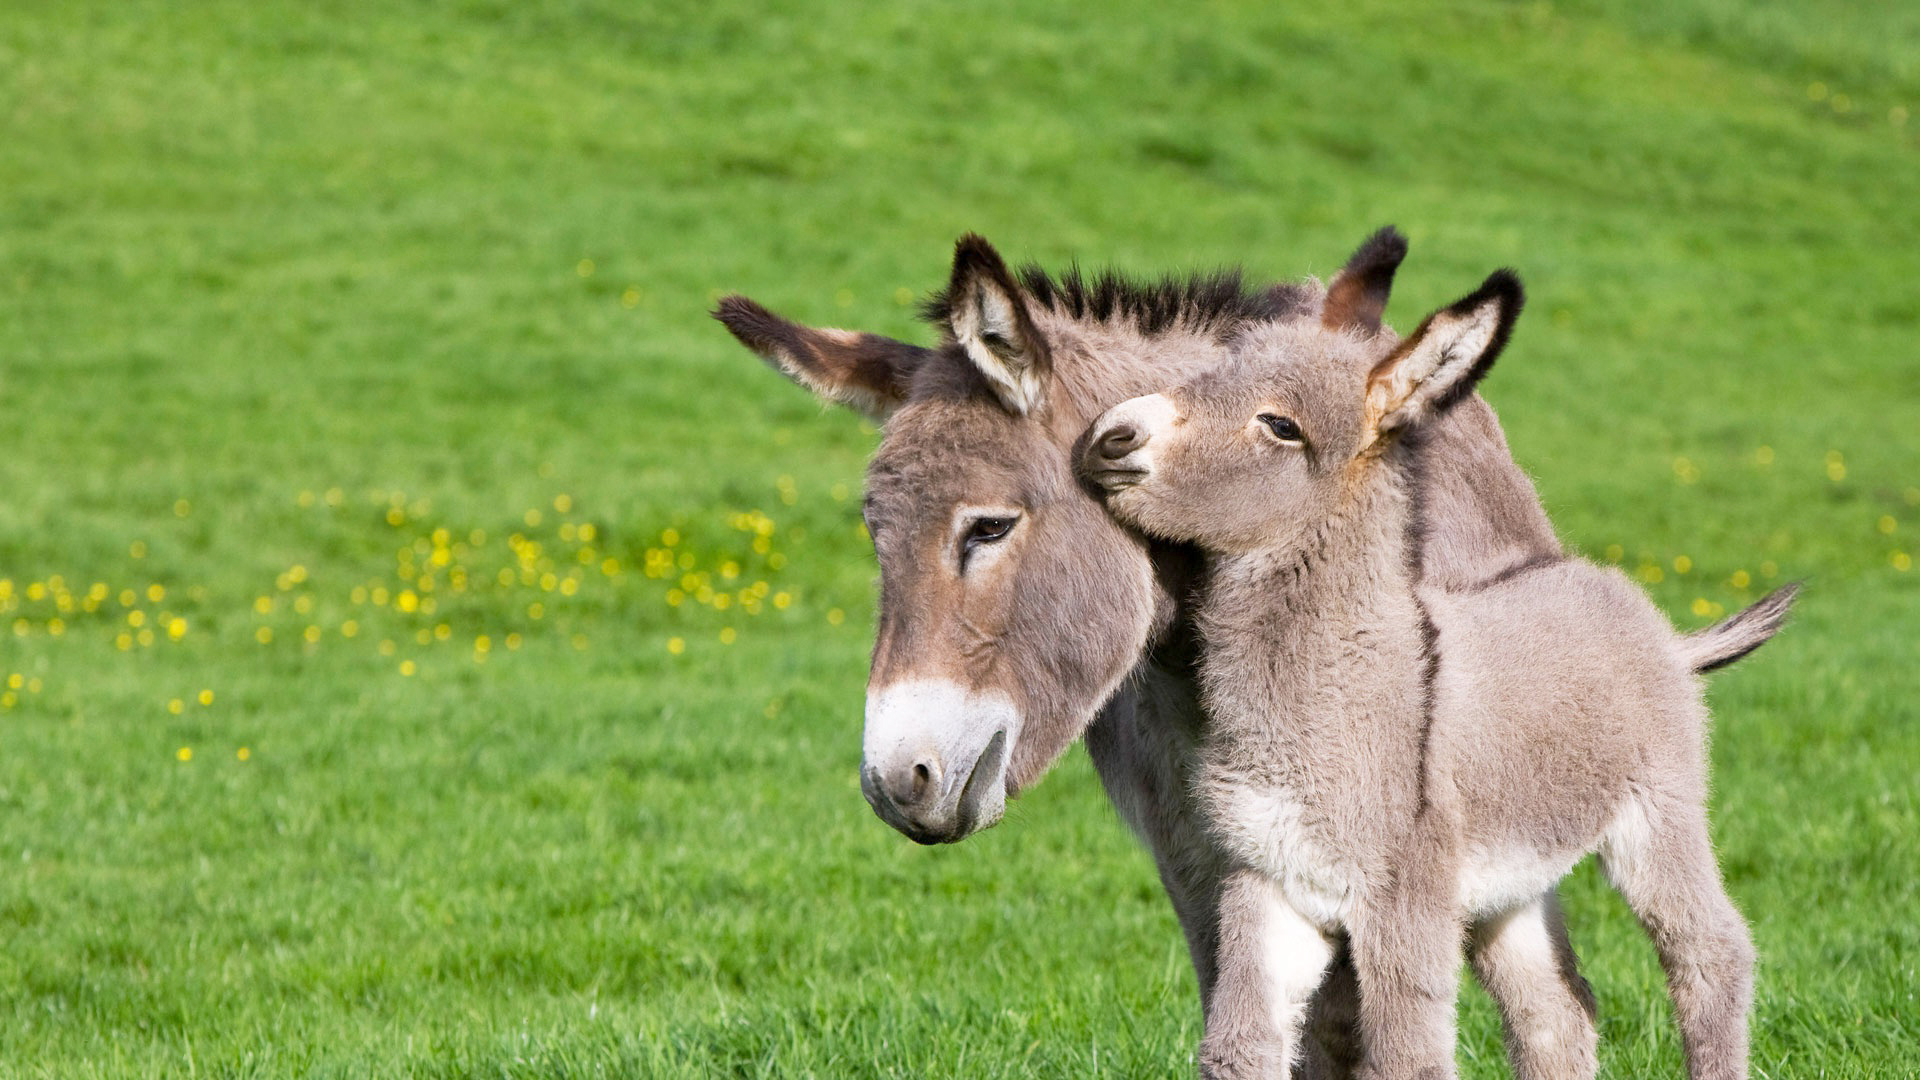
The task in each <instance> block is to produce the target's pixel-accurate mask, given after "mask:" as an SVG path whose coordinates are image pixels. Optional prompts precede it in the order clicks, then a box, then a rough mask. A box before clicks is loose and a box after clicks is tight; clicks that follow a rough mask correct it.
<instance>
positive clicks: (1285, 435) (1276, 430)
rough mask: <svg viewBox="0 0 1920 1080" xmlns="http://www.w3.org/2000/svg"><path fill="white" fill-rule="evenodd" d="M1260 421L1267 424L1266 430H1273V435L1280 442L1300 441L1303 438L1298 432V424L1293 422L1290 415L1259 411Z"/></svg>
mask: <svg viewBox="0 0 1920 1080" xmlns="http://www.w3.org/2000/svg"><path fill="white" fill-rule="evenodd" d="M1260 422H1261V423H1263V424H1265V425H1267V430H1268V431H1271V432H1273V437H1274V438H1276V439H1279V440H1280V441H1281V442H1300V441H1302V439H1303V438H1304V436H1302V435H1301V434H1300V425H1299V424H1296V423H1294V422H1293V419H1292V418H1291V417H1287V416H1275V415H1274V414H1272V413H1261V414H1260Z"/></svg>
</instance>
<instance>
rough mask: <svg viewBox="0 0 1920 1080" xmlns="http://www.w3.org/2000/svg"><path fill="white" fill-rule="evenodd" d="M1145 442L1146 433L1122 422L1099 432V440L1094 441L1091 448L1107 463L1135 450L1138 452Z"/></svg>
mask: <svg viewBox="0 0 1920 1080" xmlns="http://www.w3.org/2000/svg"><path fill="white" fill-rule="evenodd" d="M1146 441H1147V433H1146V432H1144V431H1142V430H1140V429H1139V428H1137V427H1135V426H1134V425H1132V424H1129V423H1127V422H1126V421H1125V420H1122V421H1120V422H1119V423H1117V424H1115V425H1114V426H1112V427H1110V428H1108V429H1107V430H1105V431H1103V432H1101V433H1100V436H1099V438H1098V439H1096V440H1095V441H1094V444H1093V446H1094V452H1095V453H1097V454H1099V455H1100V456H1101V457H1102V458H1105V459H1106V460H1108V461H1118V460H1120V459H1121V458H1123V457H1126V456H1127V455H1128V454H1131V453H1133V452H1134V451H1135V450H1138V449H1139V448H1140V446H1141V444H1143V443H1145V442H1146Z"/></svg>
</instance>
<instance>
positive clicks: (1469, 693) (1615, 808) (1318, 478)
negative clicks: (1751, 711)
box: [1082, 271, 1792, 1078]
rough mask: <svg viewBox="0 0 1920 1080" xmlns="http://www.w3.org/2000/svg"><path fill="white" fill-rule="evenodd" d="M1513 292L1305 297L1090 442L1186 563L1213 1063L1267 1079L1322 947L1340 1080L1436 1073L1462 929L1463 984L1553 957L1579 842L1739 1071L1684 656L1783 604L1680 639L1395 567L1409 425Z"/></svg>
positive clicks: (1418, 429) (1418, 527)
mask: <svg viewBox="0 0 1920 1080" xmlns="http://www.w3.org/2000/svg"><path fill="white" fill-rule="evenodd" d="M1521 299H1522V297H1521V290H1520V283H1519V281H1518V279H1517V278H1515V277H1514V276H1513V275H1512V274H1511V273H1508V272H1506V271H1501V272H1499V273H1496V274H1494V275H1493V276H1492V277H1490V278H1488V279H1487V281H1486V283H1485V284H1484V285H1482V286H1481V288H1480V289H1479V290H1478V291H1476V292H1474V293H1473V294H1472V295H1470V296H1468V297H1466V298H1465V299H1463V300H1461V301H1459V302H1458V303H1456V304H1454V305H1452V306H1451V307H1448V308H1446V309H1444V310H1442V311H1439V312H1436V313H1435V314H1434V315H1432V316H1430V317H1429V318H1428V319H1427V321H1426V322H1425V323H1423V324H1422V325H1421V327H1420V328H1419V330H1417V331H1416V332H1415V333H1414V334H1413V335H1412V336H1411V337H1410V338H1409V339H1407V340H1406V341H1404V342H1396V341H1395V339H1394V338H1393V335H1392V334H1391V333H1390V332H1385V331H1382V332H1378V333H1372V332H1364V331H1360V330H1356V329H1354V328H1352V327H1351V326H1348V325H1343V324H1341V323H1340V322H1339V321H1338V319H1337V318H1336V317H1335V315H1334V314H1331V313H1330V314H1329V315H1328V316H1327V317H1326V319H1325V320H1323V321H1322V322H1321V323H1319V324H1314V323H1312V322H1307V321H1301V322H1290V323H1279V322H1276V323H1266V324H1259V325H1255V326H1252V327H1250V328H1248V329H1247V330H1245V331H1244V332H1243V333H1242V335H1241V336H1240V337H1239V338H1238V340H1237V341H1236V342H1235V344H1234V348H1233V351H1232V356H1231V358H1230V359H1229V360H1227V361H1226V362H1225V363H1224V364H1222V365H1221V366H1220V367H1218V368H1215V369H1213V370H1212V371H1209V372H1208V373H1206V374H1203V375H1201V376H1199V377H1198V378H1196V379H1195V380H1194V381H1192V382H1190V383H1188V384H1187V385H1185V386H1183V387H1181V388H1179V389H1176V390H1172V391H1169V392H1167V393H1165V394H1155V395H1152V396H1148V397H1142V398H1135V399H1133V400H1131V401H1128V402H1124V403H1122V404H1120V405H1118V406H1116V407H1114V408H1113V409H1111V410H1109V411H1108V412H1107V413H1106V414H1105V415H1104V416H1103V417H1101V419H1099V420H1098V421H1096V422H1095V424H1094V426H1093V427H1092V428H1091V429H1090V432H1091V433H1090V436H1089V438H1088V441H1087V447H1086V451H1085V454H1084V457H1083V462H1082V467H1083V471H1084V472H1085V474H1086V475H1087V476H1088V478H1089V479H1090V480H1092V481H1093V482H1094V483H1095V484H1096V485H1097V486H1098V487H1100V488H1101V489H1102V490H1103V491H1104V492H1105V495H1106V499H1107V504H1108V507H1109V509H1110V510H1111V511H1112V512H1113V514H1114V515H1115V516H1116V517H1117V518H1118V519H1119V520H1120V521H1122V522H1123V523H1125V524H1128V525H1131V526H1133V527H1135V528H1137V529H1140V530H1141V531H1143V532H1145V533H1148V534H1150V535H1153V536H1156V537H1160V538H1163V539H1166V540H1171V541H1176V542H1181V543H1191V544H1194V545H1196V546H1198V547H1199V548H1200V549H1201V550H1202V551H1204V552H1205V553H1206V564H1207V565H1206V570H1205V574H1204V578H1203V583H1202V586H1201V589H1202V592H1201V596H1200V600H1199V610H1198V613H1197V617H1196V625H1197V627H1198V629H1199V632H1200V635H1201V639H1202V642H1203V645H1204V649H1203V658H1202V660H1201V671H1200V682H1201V688H1202V693H1203V696H1204V700H1205V704H1206V707H1207V712H1208V715H1209V717H1210V720H1211V723H1210V726H1209V728H1208V729H1207V731H1206V733H1205V735H1204V737H1203V742H1202V746H1201V750H1200V756H1201V767H1200V775H1199V778H1198V786H1199V795H1200V799H1201V802H1202V804H1203V805H1204V807H1205V811H1206V815H1207V819H1208V821H1209V825H1210V828H1211V830H1212V832H1213V833H1214V835H1215V836H1216V838H1217V839H1218V840H1219V842H1220V843H1221V844H1222V846H1223V847H1224V849H1225V850H1226V851H1227V852H1228V853H1229V854H1230V856H1231V858H1233V859H1234V860H1235V861H1236V865H1237V867H1238V869H1237V870H1236V871H1235V872H1234V874H1233V876H1232V877H1231V878H1230V880H1229V881H1228V883H1227V886H1226V887H1225V889H1224V890H1223V897H1222V901H1221V912H1220V926H1221V932H1220V938H1221V946H1222V947H1221V954H1222V955H1221V974H1220V981H1219V983H1218V984H1217V986H1216V989H1215V995H1216V998H1217V999H1218V1001H1219V1002H1220V1004H1219V1007H1218V1008H1216V1009H1215V1010H1213V1011H1212V1012H1211V1013H1210V1015H1209V1017H1208V1029H1207V1033H1206V1037H1205V1040H1204V1041H1203V1043H1202V1045H1201V1055H1200V1056H1201V1067H1202V1070H1203V1072H1206V1073H1207V1074H1209V1075H1212V1076H1220V1077H1225V1076H1242V1075H1272V1074H1279V1075H1284V1074H1285V1073H1286V1071H1287V1068H1288V1067H1289V1066H1290V1064H1291V1062H1292V1061H1293V1060H1294V1058H1295V1057H1296V1056H1297V1054H1298V1050H1299V1045H1300V1037H1299V1025H1300V1019H1301V1016H1302V1014H1303V1012H1304V1009H1305V1006H1306V1003H1307V1001H1308V999H1309V998H1310V996H1311V995H1312V993H1313V991H1314V989H1315V987H1316V986H1317V984H1318V983H1319V982H1320V980H1321V978H1322V977H1323V974H1324V972H1325V970H1326V968H1327V966H1328V964H1329V962H1330V961H1331V960H1332V958H1333V957H1334V955H1335V950H1336V942H1337V941H1338V938H1339V935H1341V934H1343V933H1344V934H1345V935H1346V936H1347V939H1348V942H1349V947H1350V948H1351V950H1352V956H1353V961H1354V970H1355V972H1356V973H1357V975H1358V978H1359V982H1360V1001H1361V1006H1360V1009H1361V1016H1360V1024H1361V1030H1362V1033H1363V1041H1364V1043H1365V1061H1364V1063H1363V1066H1362V1075H1365V1076H1370V1077H1396V1078H1397V1077H1416V1076H1417V1077H1450V1076H1452V1075H1454V1064H1453V1056H1454V1041H1455V1038H1454V1036H1455V1032H1454V1025H1455V1000H1454V999H1455V991H1456V987H1457V985H1458V981H1457V980H1458V969H1459V965H1460V959H1461V955H1462V947H1463V937H1464V936H1465V935H1467V934H1471V936H1472V940H1473V943H1474V945H1475V950H1474V951H1475V954H1476V956H1477V957H1485V958H1487V959H1488V960H1489V966H1488V967H1486V968H1483V969H1482V977H1483V978H1489V977H1494V978H1497V975H1498V965H1495V964H1491V961H1493V960H1497V959H1498V958H1499V956H1500V954H1501V951H1502V950H1525V949H1534V950H1538V949H1542V948H1550V947H1551V946H1550V944H1549V943H1550V942H1551V941H1553V940H1556V939H1557V938H1558V937H1559V935H1558V934H1557V932H1555V931H1557V927H1558V923H1557V920H1558V918H1559V915H1558V912H1557V911H1556V910H1555V909H1554V907H1553V905H1552V890H1553V888H1554V886H1555V884H1556V883H1557V882H1558V881H1559V880H1560V878H1562V877H1563V876H1565V875H1566V873H1567V872H1568V871H1569V870H1571V869H1572V868H1573V866H1574V864H1575V863H1577V862H1578V861H1579V860H1580V859H1581V858H1583V857H1585V856H1586V855H1587V854H1588V853H1589V852H1595V851H1597V852H1599V854H1600V857H1601V859H1602V861H1603V863H1604V865H1605V869H1606V872H1607V874H1608V876H1609V878H1610V879H1611V880H1612V882H1613V883H1614V886H1615V888H1617V889H1618V890H1619V891H1620V893H1621V895H1622V896H1623V897H1625V899H1626V901H1627V903H1628V904H1629V905H1630V906H1631V907H1632V909H1633V911H1634V913H1635V914H1636V915H1637V916H1638V917H1639V919H1640V921H1641V923H1642V925H1643V926H1644V927H1645V928H1646V930H1647V932H1648V934H1649V935H1650V936H1651V937H1652V938H1653V941H1654V943H1655V946H1656V947H1657V949H1658V951H1659V955H1660V961H1661V964H1662V966H1663V967H1664V968H1665V970H1666V973H1667V979H1668V985H1669V988H1670V991H1671V993H1672V997H1673V1001H1674V1005H1675V1009H1676V1012H1677V1015H1678V1019H1679V1023H1680V1029H1681V1033H1682V1036H1683V1039H1684V1043H1685V1047H1686V1053H1687V1061H1688V1067H1689V1070H1690V1072H1691V1074H1692V1075H1693V1076H1694V1077H1696V1078H1705V1077H1714V1078H1724V1077H1741V1076H1744V1075H1745V1074H1746V1057H1747V1030H1746V1015H1747V1010H1748V1006H1749V1004H1750V1001H1751V997H1752V966H1753V949H1752V946H1751V944H1750V943H1749V940H1748V936H1747V930H1746V925H1745V923H1744V922H1742V920H1741V918H1740V915H1739V913H1738V912H1737V911H1736V910H1735V909H1734V906H1733V904H1732V903H1731V902H1730V901H1729V900H1728V898H1727V895H1726V893H1725V891H1724V889H1723V888H1722V886H1721V882H1720V876H1719V869H1718V866H1717V865H1716V863H1715V860H1714V854H1713V848H1712V844H1711V841H1710V839H1709V836H1708V830H1707V817H1706V810H1705V800H1706V787H1707V775H1706V771H1707V764H1706V754H1705V738H1706V723H1707V714H1706V709H1705V707H1704V705H1703V703H1702V701H1701V695H1700V687H1699V683H1698V680H1697V679H1696V677H1695V672H1698V671H1705V670H1709V669H1711V668H1713V667H1718V666H1721V665H1723V664H1726V663H1730V662H1732V661H1733V660H1735V659H1738V658H1739V657H1740V656H1742V655H1745V654H1746V653H1747V652H1750V651H1751V650H1752V649H1754V648H1756V647H1758V646H1759V645H1760V644H1761V643H1762V642H1764V641H1765V640H1766V639H1767V638H1768V637H1770V636H1771V635H1772V634H1773V633H1774V632H1775V631H1776V630H1777V629H1778V628H1779V625H1780V622H1781V620H1782V619H1783V618H1784V616H1785V614H1786V608H1787V606H1788V604H1789V603H1790V602H1791V599H1792V589H1791V588H1789V589H1786V590H1782V591H1781V592H1779V593H1776V594H1774V595H1773V596H1770V597H1768V598H1767V599H1765V600H1762V601H1761V602H1760V603H1759V604H1757V605H1755V606H1754V607H1753V608H1750V609H1748V610H1747V611H1745V612H1742V613H1740V614H1738V615H1735V616H1734V617H1732V618H1731V619H1729V620H1727V621H1726V622H1724V623H1722V624H1720V625H1718V626H1715V627H1712V628H1710V629H1709V630H1707V631H1705V632H1702V633H1699V634H1695V635H1690V636H1681V635H1679V634H1676V633H1675V632H1674V630H1673V627H1672V626H1671V624H1669V623H1668V622H1667V621H1666V619H1665V618H1664V617H1663V616H1662V615H1661V614H1660V612H1659V611H1658V610H1657V609H1656V608H1655V607H1654V606H1653V605H1652V603H1650V602H1649V601H1648V600H1647V598H1646V597H1645V596H1644V595H1643V594H1642V593H1641V592H1640V591H1639V589H1637V588H1636V587H1635V586H1634V585H1633V584H1632V583H1630V582H1629V581H1628V580H1627V579H1626V577H1625V576H1624V575H1622V574H1620V573H1619V572H1618V571H1615V570H1611V569H1605V568H1602V567H1599V566H1595V565H1593V564H1591V563H1587V562H1584V561H1582V560H1579V559H1572V558H1564V557H1558V556H1544V557H1535V558H1531V559H1527V560H1524V561H1522V562H1519V563H1516V564H1515V565H1513V566H1510V567H1508V568H1506V569H1504V570H1501V571H1500V572H1498V573H1495V574H1493V575H1491V576H1490V577H1488V578H1487V579H1486V580H1484V581H1482V582H1479V583H1478V584H1475V585H1472V586H1469V587H1465V588H1457V589H1453V590H1441V589H1438V588H1435V587H1433V586H1430V585H1423V584H1422V583H1421V575H1420V567H1419V559H1420V551H1421V544H1420V540H1421V538H1422V536H1423V535H1425V532H1426V530H1428V529H1431V528H1435V527H1445V525H1446V523H1445V522H1430V521H1427V520H1425V519H1424V516H1423V505H1422V498H1421V490H1422V481H1421V477H1422V455H1423V453H1424V452H1425V451H1423V449H1422V446H1421V435H1422V431H1423V429H1424V428H1425V427H1426V426H1427V425H1429V424H1431V423H1432V422H1433V421H1434V420H1435V419H1436V418H1437V417H1439V416H1441V415H1443V414H1444V413H1445V412H1446V411H1447V410H1448V409H1449V408H1451V407H1452V406H1453V405H1454V404H1455V403H1457V402H1459V401H1460V400H1461V399H1462V398H1464V397H1465V396H1466V395H1467V394H1468V393H1469V392H1470V391H1471V390H1472V388H1473V385H1474V384H1475V382H1477V381H1478V380H1479V378H1480V377H1481V376H1482V375H1483V374H1484V373H1485V372H1486V370H1487V369H1488V367H1489V366H1491V364H1492V363H1493V361H1494V358H1495V357H1496V356H1497V355H1498V354H1499V352H1500V350H1501V348H1502V347H1503V346H1504V345H1505V343H1506V340H1507V337H1508V334H1509V332H1510V331H1511V328H1512V325H1513V321H1514V319H1515V317H1516V316H1517V315H1518V314H1519V310H1520V305H1521ZM1570 963H1571V957H1554V958H1552V963H1549V964H1547V965H1546V967H1547V968H1548V969H1549V970H1550V969H1551V968H1552V967H1553V966H1554V964H1558V965H1561V966H1563V967H1564V966H1565V965H1567V964H1570ZM1479 966H1481V965H1479V964H1476V967H1479ZM1533 966H1534V967H1535V968H1539V967H1540V966H1541V965H1539V964H1535V965H1533ZM1503 989H1505V990H1507V991H1508V992H1507V993H1503V994H1502V995H1501V997H1502V1000H1503V1001H1515V1002H1518V1003H1520V1004H1518V1005H1516V1006H1515V1007H1514V1008H1516V1009H1518V1010H1521V1011H1522V1012H1523V1013H1524V1009H1525V1007H1526V1006H1525V1004H1524V1003H1525V1001H1526V1000H1527V997H1528V995H1527V994H1525V993H1524V992H1520V993H1514V992H1513V990H1514V989H1515V988H1510V987H1508V988H1503ZM1521 990H1522V991H1524V988H1521ZM1511 1011H1512V1010H1510V1012H1511ZM1507 1021H1508V1024H1509V1028H1510V1030H1512V1031H1514V1032H1515V1033H1516V1034H1517V1035H1523V1036H1528V1037H1529V1038H1528V1039H1527V1041H1528V1042H1530V1043H1531V1044H1532V1046H1533V1050H1532V1051H1531V1052H1530V1053H1531V1055H1532V1056H1531V1057H1530V1058H1529V1059H1527V1060H1524V1061H1521V1062H1519V1066H1520V1071H1521V1073H1522V1075H1523V1076H1578V1075H1590V1074H1591V1070H1592V1067H1593V1066H1592V1058H1591V1053H1592V1051H1591V1047H1590V1045H1565V1046H1559V1047H1558V1048H1557V1049H1556V1046H1557V1043H1556V1031H1554V1030H1546V1031H1540V1030H1531V1031H1530V1030H1529V1028H1530V1026H1532V1025H1535V1024H1552V1023H1554V1022H1555V1021H1553V1020H1552V1019H1551V1018H1550V1017H1548V1018H1545V1019H1540V1018H1533V1017H1529V1016H1527V1015H1524V1014H1522V1015H1509V1016H1508V1017H1507ZM1567 1041H1568V1042H1570V1043H1577V1042H1578V1039H1577V1036H1574V1035H1570V1036H1569V1039H1568V1040H1567Z"/></svg>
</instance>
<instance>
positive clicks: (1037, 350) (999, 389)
mask: <svg viewBox="0 0 1920 1080" xmlns="http://www.w3.org/2000/svg"><path fill="white" fill-rule="evenodd" d="M926 314H927V315H928V317H930V318H932V319H934V320H936V321H944V322H945V323H946V324H947V329H948V330H949V332H951V333H952V334H953V340H954V341H956V342H958V343H959V344H960V347H961V348H962V349H965V350H966V354H967V359H968V360H970V361H972V363H973V366H974V367H976V368H979V369H980V374H982V375H985V376H986V377H987V382H988V384H989V385H991V386H992V387H993V392H994V394H995V395H997V396H998V397H999V398H1000V402H1001V404H1003V405H1005V406H1006V407H1007V409H1008V410H1009V411H1011V412H1013V413H1014V414H1015V415H1016V416H1024V415H1026V414H1027V413H1030V412H1033V411H1034V410H1035V409H1038V408H1039V407H1040V405H1041V402H1042V401H1043V400H1044V397H1045V394H1046V385H1047V375H1048V373H1049V372H1050V371H1051V370H1052V359H1051V356H1050V354H1049V353H1048V351H1047V341H1046V339H1045V338H1044V337H1042V336H1041V335H1040V331H1039V330H1038V329H1036V328H1035V327H1034V324H1033V316H1032V315H1031V314H1030V313H1029V312H1028V310H1027V301H1026V297H1025V294H1023V293H1022V292H1021V291H1020V287H1019V286H1018V285H1017V284H1015V283H1014V280H1013V275H1012V274H1010V273H1008V272H1007V264H1006V262H1005V260H1003V259H1001V258H1000V253H999V252H997V251H995V250H993V245H992V244H989V243H987V242H986V240H985V239H983V238H982V237H979V236H976V235H974V234H972V233H968V234H967V235H965V236H963V237H961V238H960V242H959V243H958V244H956V245H955V246H954V249H953V277H952V279H951V280H950V281H949V282H948V283H947V291H946V292H944V293H941V294H940V295H939V296H936V297H934V298H933V299H932V300H930V301H928V303H927V306H926Z"/></svg>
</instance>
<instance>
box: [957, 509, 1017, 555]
mask: <svg viewBox="0 0 1920 1080" xmlns="http://www.w3.org/2000/svg"><path fill="white" fill-rule="evenodd" d="M1018 520H1020V519H1019V518H1010V517H986V518H974V519H973V524H972V525H969V526H967V539H966V542H965V544H964V547H965V549H966V550H967V551H972V550H973V549H974V548H977V547H979V546H980V545H981V544H997V543H999V542H1000V541H1002V540H1005V539H1006V538H1007V534H1008V533H1010V532H1012V531H1013V524H1014V522H1016V521H1018Z"/></svg>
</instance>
